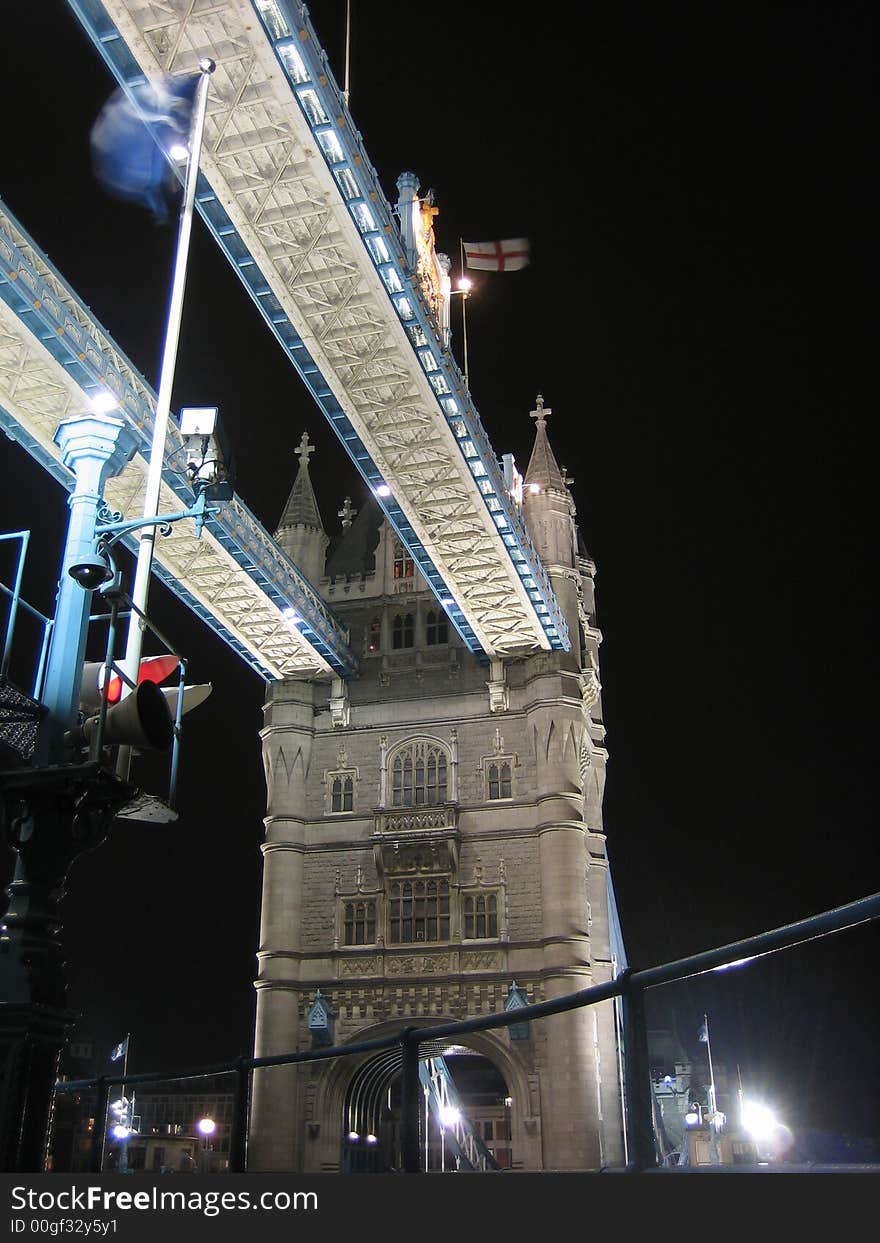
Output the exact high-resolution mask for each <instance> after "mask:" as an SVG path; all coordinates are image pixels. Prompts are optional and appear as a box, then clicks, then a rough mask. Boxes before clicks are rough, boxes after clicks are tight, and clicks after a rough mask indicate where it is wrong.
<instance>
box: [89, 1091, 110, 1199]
mask: <svg viewBox="0 0 880 1243" xmlns="http://www.w3.org/2000/svg"><path fill="white" fill-rule="evenodd" d="M110 1083H111V1080H110V1079H108V1078H107V1076H106V1075H102V1076H101V1078H100V1079H99V1080H98V1099H97V1102H96V1104H95V1126H94V1129H93V1130H92V1151H91V1154H90V1157H89V1173H90V1174H100V1173H101V1167H102V1165H103V1164H104V1138H105V1135H106V1133H107V1108H108V1105H109V1103H110Z"/></svg>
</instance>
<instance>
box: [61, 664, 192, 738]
mask: <svg viewBox="0 0 880 1243" xmlns="http://www.w3.org/2000/svg"><path fill="white" fill-rule="evenodd" d="M179 664H180V661H179V660H178V658H177V657H176V656H172V655H169V654H167V653H166V654H164V655H162V656H147V657H145V658H144V659H143V660H142V661H141V662H140V665H139V667H138V678H137V686H136V687H135V688H134V690H132V692H131V694H129V695H126V696H125V698H124V699H123V698H122V687H123V682H122V678H121V677H120V676H119V674H118V673H115V672H113V671H112V670H111V672H110V677H109V679H108V680H107V686H106V700H107V714H106V717H105V720H104V733H103V736H102V739H101V743H102V745H103V746H106V747H115V746H130V747H139V748H142V749H146V750H150V751H167V750H168V748H169V747H170V746H171V742H172V739H173V738H174V719H173V717H172V715H171V708H170V706H169V701H168V697H167V695H166V694H165V693H163V691H162V690H161V689H160V687H159V686H158V683H159V682H162V681H164V679H165V678H167V677H168V675H169V674H170V673H172V672H173V671H174V670H175V669H176V668H178V666H179ZM105 672H106V668H105V665H104V664H103V663H100V662H92V663H88V664H85V665H84V666H83V674H82V680H81V682H80V692H79V711H80V718H81V719H80V723H79V724H78V725H77V726H76V727H75V728H74V729H72V730H70V731H69V733H68V734H67V735H66V741H67V742H68V744H69V745H71V746H73V747H75V748H82V747H88V746H90V745H91V742H92V739H93V738H94V736H95V733H96V731H97V729H98V726H99V723H100V719H101V703H102V699H103V698H104V697H105V687H104V681H105Z"/></svg>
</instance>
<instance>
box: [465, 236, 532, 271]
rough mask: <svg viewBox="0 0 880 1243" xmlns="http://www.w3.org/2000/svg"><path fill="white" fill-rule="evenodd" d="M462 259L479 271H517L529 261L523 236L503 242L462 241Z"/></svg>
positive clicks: (527, 249)
mask: <svg viewBox="0 0 880 1243" xmlns="http://www.w3.org/2000/svg"><path fill="white" fill-rule="evenodd" d="M462 246H463V248H464V260H465V263H466V265H467V266H468V267H469V268H476V269H477V270H478V271H480V272H519V271H520V270H521V269H522V268H524V267H525V266H526V265H527V263H528V262H529V243H528V239H527V238H525V237H510V238H507V239H506V240H505V241H503V242H463V243H462Z"/></svg>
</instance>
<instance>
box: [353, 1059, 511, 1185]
mask: <svg viewBox="0 0 880 1243" xmlns="http://www.w3.org/2000/svg"><path fill="white" fill-rule="evenodd" d="M419 1057H420V1081H421V1084H422V1092H421V1097H420V1101H419V1105H420V1108H419V1151H420V1154H421V1161H422V1163H423V1164H422V1168H423V1169H424V1170H425V1171H426V1172H428V1173H452V1172H455V1171H457V1170H458V1169H462V1168H468V1169H470V1168H474V1166H473V1164H472V1162H473V1159H474V1154H475V1153H476V1154H477V1159H478V1160H481V1161H483V1165H482V1166H481V1168H485V1169H491V1170H494V1169H507V1168H509V1167H510V1166H511V1165H512V1162H513V1152H512V1144H511V1097H510V1092H509V1089H508V1086H507V1084H506V1082H505V1079H504V1077H503V1075H502V1074H501V1072H500V1070H499V1069H498V1067H497V1066H496V1065H495V1064H494V1063H493V1062H492V1061H491V1060H490V1059H489V1058H488V1057H486V1056H484V1055H483V1054H482V1053H479V1052H477V1051H475V1050H474V1049H469V1048H466V1047H465V1046H463V1045H452V1046H450V1045H449V1044H441V1043H438V1042H433V1041H432V1042H428V1043H425V1044H423V1045H421V1046H420V1049H419ZM432 1060H433V1065H432ZM402 1066H403V1061H402V1053H401V1051H400V1049H397V1048H395V1049H389V1050H384V1051H383V1052H381V1053H379V1054H377V1055H376V1056H375V1057H372V1058H370V1059H369V1060H368V1061H365V1062H363V1063H362V1064H361V1066H359V1067H358V1069H357V1071H356V1072H355V1074H354V1075H353V1076H352V1079H351V1082H350V1083H349V1085H348V1088H347V1090H346V1093H345V1100H344V1105H343V1124H342V1156H341V1162H340V1169H341V1170H342V1172H343V1173H381V1172H385V1171H389V1170H399V1169H401V1168H402V1129H401V1072H402ZM438 1081H439V1088H440V1090H442V1092H443V1100H442V1102H441V1100H440V1098H439V1096H438ZM486 1154H488V1157H486Z"/></svg>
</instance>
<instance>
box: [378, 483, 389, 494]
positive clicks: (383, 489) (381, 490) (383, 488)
mask: <svg viewBox="0 0 880 1243" xmlns="http://www.w3.org/2000/svg"><path fill="white" fill-rule="evenodd" d="M376 495H377V496H390V495H391V489H390V488H389V487H388V484H387V483H380V484H379V486H378V487H377V488H376Z"/></svg>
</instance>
